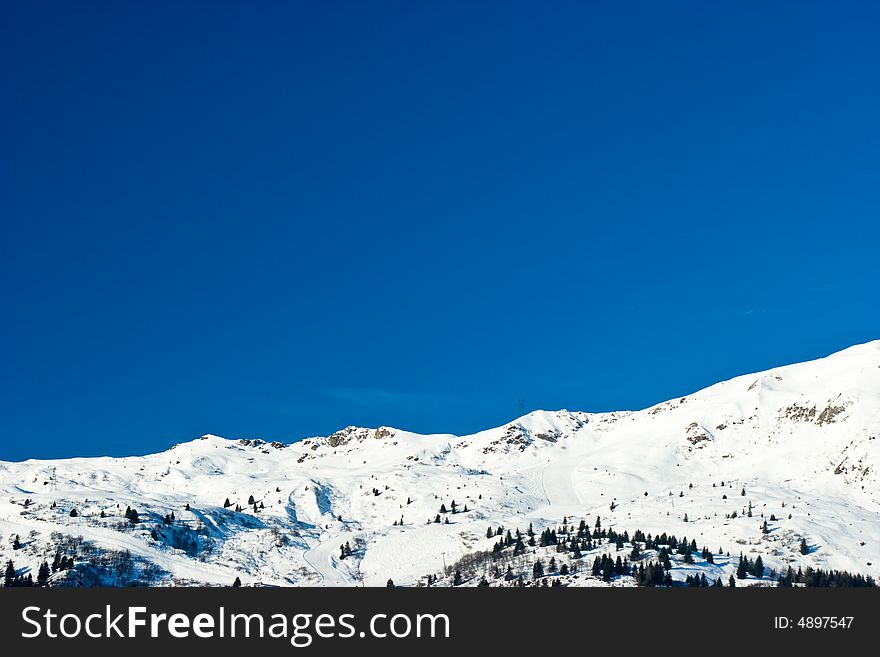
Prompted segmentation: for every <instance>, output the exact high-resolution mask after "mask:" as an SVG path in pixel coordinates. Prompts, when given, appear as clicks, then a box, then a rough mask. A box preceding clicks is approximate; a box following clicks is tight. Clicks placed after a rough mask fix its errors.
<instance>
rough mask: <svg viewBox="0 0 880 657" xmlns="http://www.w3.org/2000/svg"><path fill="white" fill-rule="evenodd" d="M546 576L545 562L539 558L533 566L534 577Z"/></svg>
mask: <svg viewBox="0 0 880 657" xmlns="http://www.w3.org/2000/svg"><path fill="white" fill-rule="evenodd" d="M543 576H544V564H543V563H541V560H540V559H538V560H537V561H535V564H534V565H533V566H532V579H538V578H540V577H543Z"/></svg>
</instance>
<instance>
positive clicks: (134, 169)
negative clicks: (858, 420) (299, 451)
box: [0, 1, 880, 460]
mask: <svg viewBox="0 0 880 657" xmlns="http://www.w3.org/2000/svg"><path fill="white" fill-rule="evenodd" d="M178 5H179V6H178ZM477 5H479V6H477ZM823 5H824V6H823ZM878 24H880V5H878V3H874V2H862V3H845V2H843V3H833V4H832V3H816V4H814V3H809V2H791V3H772V2H771V3H766V2H755V3H742V2H736V3H729V4H728V5H727V6H726V7H721V6H720V5H719V3H700V2H693V3H687V4H675V3H656V2H645V3H626V2H614V3H601V4H599V3H586V2H572V3H563V2H554V3H537V2H534V3H516V2H514V3H511V2H503V3H472V2H460V3H459V2H453V3H449V2H442V3H441V2H436V3H423V2H399V3H380V2H370V3H363V2H356V3H354V2H353V3H342V4H340V3H325V2H309V3H306V2H302V3H292V2H290V3H287V2H267V3H246V2H234V3H223V2H220V3H218V2H211V3H207V2H206V3H194V2H183V3H170V2H168V3H153V2H125V3H120V2H110V1H108V2H100V3H99V2H76V3H69V2H65V3H48V2H39V3H35V2H24V1H21V2H8V1H5V2H3V4H2V10H0V67H2V69H0V71H2V89H0V94H2V103H0V117H2V121H0V140H2V141H0V152H2V157H0V225H2V239H0V294H2V334H0V341H2V342H0V344H2V361H0V373H2V379H0V386H2V388H0V432H2V435H0V459H16V460H17V459H23V458H27V457H50V456H70V455H94V454H108V453H109V454H114V455H124V454H136V453H146V452H149V451H156V450H160V449H164V448H166V447H167V446H169V445H171V444H172V443H174V442H178V441H181V440H188V439H191V438H194V437H196V436H198V435H201V434H203V433H208V432H211V433H218V434H221V435H224V436H228V437H262V438H265V439H269V440H275V439H277V440H284V441H292V440H295V439H298V438H302V437H304V436H307V435H318V434H320V435H324V434H327V433H330V432H332V431H334V430H336V429H337V428H339V427H341V426H345V425H347V424H359V425H369V426H376V425H380V424H388V425H392V426H397V427H402V428H407V429H412V430H416V431H421V432H432V431H453V432H459V433H461V432H470V431H475V430H478V429H481V428H485V427H489V426H495V425H498V424H501V423H503V422H505V421H508V420H510V419H512V418H513V417H515V416H517V415H519V409H520V406H519V403H518V400H519V399H524V400H526V401H525V406H526V408H527V410H529V409H534V408H550V409H555V408H563V407H566V408H570V409H579V410H589V411H599V410H610V409H624V408H638V407H644V406H647V405H650V404H652V403H655V402H658V401H661V400H664V399H667V398H670V397H673V396H677V395H680V394H684V393H688V392H691V391H693V390H695V389H698V388H701V387H703V386H706V385H708V384H711V383H713V382H715V381H717V380H720V379H725V378H729V377H731V376H733V375H735V374H739V373H744V372H748V371H754V370H757V369H762V368H767V367H772V366H775V365H779V364H783V363H787V362H794V361H799V360H806V359H810V358H814V357H819V356H822V355H825V354H827V353H830V352H833V351H836V350H838V349H841V348H843V347H846V346H848V345H851V344H853V343H858V342H865V341H868V340H871V339H875V338H878V337H880V303H878V287H880V285H878V284H880V275H878V265H877V252H878V243H880V228H878V210H880V123H878V108H880V84H878V73H877V72H878V70H880V39H878V38H877V25H878Z"/></svg>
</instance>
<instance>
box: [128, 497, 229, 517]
mask: <svg viewBox="0 0 880 657" xmlns="http://www.w3.org/2000/svg"><path fill="white" fill-rule="evenodd" d="M231 506H232V502H230V501H229V498H228V497H227V498H226V501H225V502H224V503H223V508H224V509H228V508H229V507H231ZM125 517H126V518H127V517H128V514H127V513H126V516H125Z"/></svg>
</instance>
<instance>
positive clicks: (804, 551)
mask: <svg viewBox="0 0 880 657" xmlns="http://www.w3.org/2000/svg"><path fill="white" fill-rule="evenodd" d="M790 517H791V516H789V518H790ZM800 551H801V554H809V553H810V548H809V547H808V546H807V539H806V538H802V539H801V547H800Z"/></svg>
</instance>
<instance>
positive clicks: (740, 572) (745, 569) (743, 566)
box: [736, 552, 749, 579]
mask: <svg viewBox="0 0 880 657" xmlns="http://www.w3.org/2000/svg"><path fill="white" fill-rule="evenodd" d="M748 573H749V562H748V559H746V558H745V557H744V556H743V554H742V552H740V553H739V565H738V566H737V567H736V577H737V579H745V578H746V576H747V575H748Z"/></svg>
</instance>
